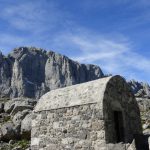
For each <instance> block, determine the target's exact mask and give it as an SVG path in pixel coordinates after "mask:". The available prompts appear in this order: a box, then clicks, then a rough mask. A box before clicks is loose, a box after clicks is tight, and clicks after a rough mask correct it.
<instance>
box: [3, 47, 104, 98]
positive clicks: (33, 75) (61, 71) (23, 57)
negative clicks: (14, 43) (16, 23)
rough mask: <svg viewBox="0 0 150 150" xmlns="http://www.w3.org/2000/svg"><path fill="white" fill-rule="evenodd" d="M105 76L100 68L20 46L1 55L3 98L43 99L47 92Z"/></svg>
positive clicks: (52, 53) (49, 52)
mask: <svg viewBox="0 0 150 150" xmlns="http://www.w3.org/2000/svg"><path fill="white" fill-rule="evenodd" d="M101 77H103V72H102V71H101V69H100V68H99V67H98V66H95V65H85V64H80V63H78V62H75V61H73V60H71V59H69V58H68V57H66V56H63V55H60V54H57V53H55V52H53V51H48V52H47V51H45V50H43V49H38V48H34V47H19V48H16V49H14V50H13V51H12V52H11V53H10V54H9V55H8V56H7V57H6V56H4V55H3V54H2V53H0V97H10V98H16V97H28V98H36V99H38V98H40V97H41V96H42V95H43V94H45V93H46V92H48V91H50V90H53V89H56V88H61V87H65V86H69V85H74V84H77V83H83V82H87V81H91V80H95V79H98V78H101Z"/></svg>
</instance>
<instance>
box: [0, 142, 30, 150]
mask: <svg viewBox="0 0 150 150" xmlns="http://www.w3.org/2000/svg"><path fill="white" fill-rule="evenodd" d="M29 145H30V142H29V141H27V140H20V141H14V143H13V144H10V145H9V144H4V145H3V146H0V150H12V149H13V148H15V147H19V148H20V149H22V150H25V149H27V148H28V147H29Z"/></svg>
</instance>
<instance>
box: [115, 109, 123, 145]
mask: <svg viewBox="0 0 150 150" xmlns="http://www.w3.org/2000/svg"><path fill="white" fill-rule="evenodd" d="M114 124H115V131H116V142H117V143H119V142H124V127H123V115H122V112H121V111H114Z"/></svg>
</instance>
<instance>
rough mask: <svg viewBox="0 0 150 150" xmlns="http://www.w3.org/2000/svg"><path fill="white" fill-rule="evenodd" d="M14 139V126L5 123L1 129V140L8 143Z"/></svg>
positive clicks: (10, 123)
mask: <svg viewBox="0 0 150 150" xmlns="http://www.w3.org/2000/svg"><path fill="white" fill-rule="evenodd" d="M15 138H16V133H15V130H14V125H13V123H12V122H7V123H5V124H3V125H2V127H1V139H2V140H3V141H9V140H11V139H15Z"/></svg>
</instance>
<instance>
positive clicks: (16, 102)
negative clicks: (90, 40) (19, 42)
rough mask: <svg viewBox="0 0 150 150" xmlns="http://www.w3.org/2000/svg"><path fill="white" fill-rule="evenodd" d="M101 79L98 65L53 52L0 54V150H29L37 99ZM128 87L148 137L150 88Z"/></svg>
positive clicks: (26, 50)
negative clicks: (80, 62) (74, 85)
mask: <svg viewBox="0 0 150 150" xmlns="http://www.w3.org/2000/svg"><path fill="white" fill-rule="evenodd" d="M27 66H28V67H27ZM101 77H104V75H103V72H102V71H101V69H100V68H99V67H98V66H95V65H84V64H79V63H78V62H75V61H73V60H71V59H69V58H68V57H66V56H62V55H60V54H56V53H54V52H52V51H49V52H46V51H45V50H43V49H37V48H34V47H30V48H29V47H19V48H17V49H14V50H13V51H12V53H10V54H9V55H8V56H7V57H6V56H4V55H3V54H2V53H0V150H25V149H29V145H30V131H31V117H32V110H33V108H34V106H35V104H36V102H37V101H36V100H35V99H38V98H39V97H40V96H41V95H43V94H44V93H46V92H48V91H50V90H52V89H56V88H60V87H65V86H69V85H73V84H77V83H82V82H87V81H90V80H94V79H98V78H101ZM129 85H130V86H131V89H132V91H133V93H134V94H135V96H136V99H137V102H138V104H139V107H140V111H141V119H142V125H143V133H144V134H146V135H149V134H150V86H149V85H148V84H145V83H139V82H137V81H134V80H133V81H130V82H129ZM6 97H8V98H6ZM15 97H19V98H15ZM23 97H30V98H23ZM10 98H11V100H10Z"/></svg>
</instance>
